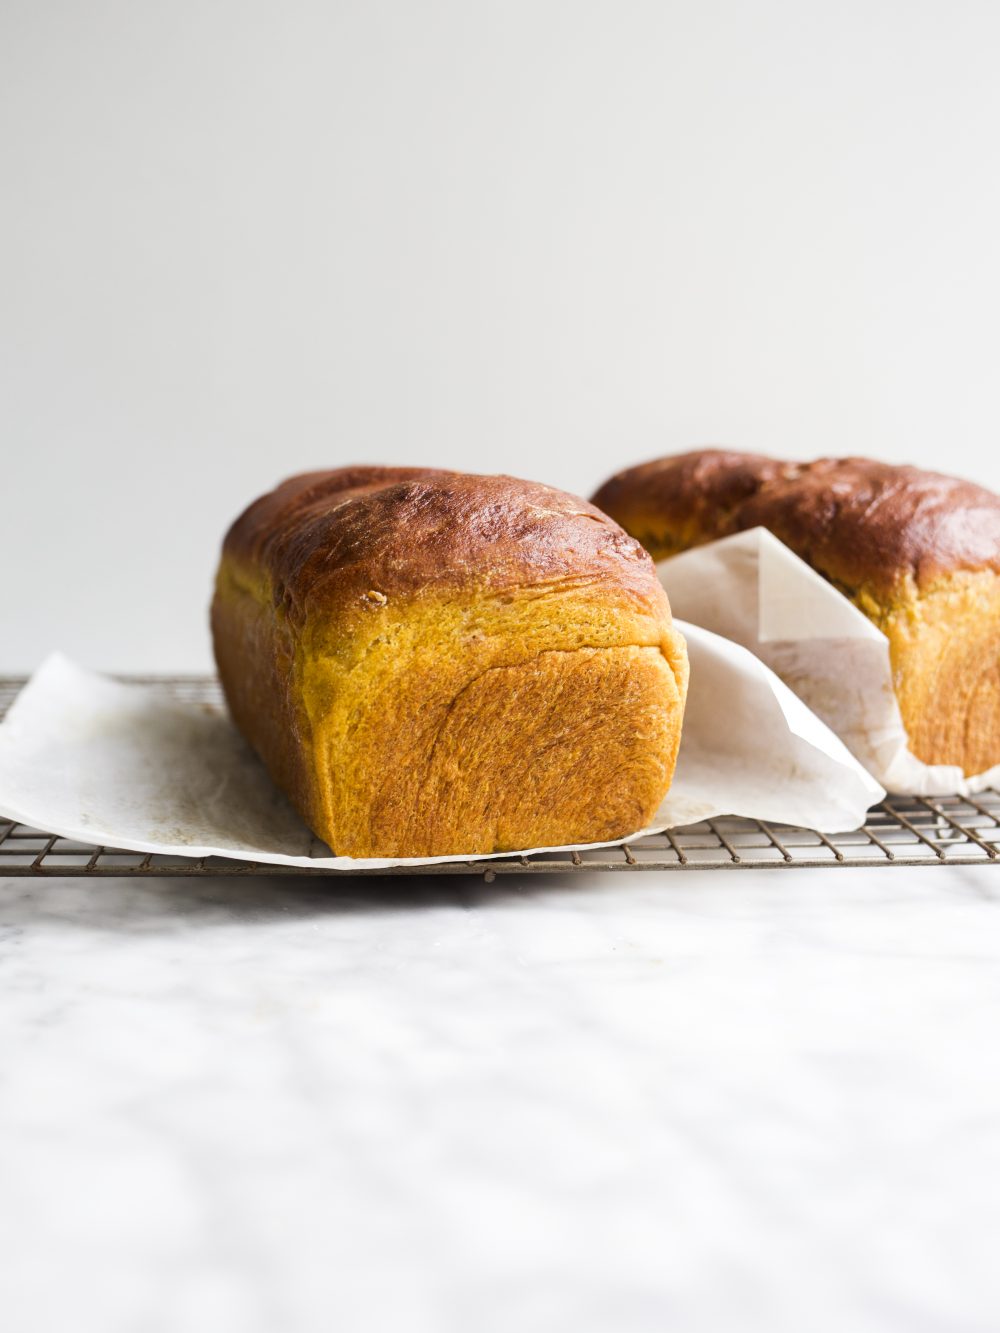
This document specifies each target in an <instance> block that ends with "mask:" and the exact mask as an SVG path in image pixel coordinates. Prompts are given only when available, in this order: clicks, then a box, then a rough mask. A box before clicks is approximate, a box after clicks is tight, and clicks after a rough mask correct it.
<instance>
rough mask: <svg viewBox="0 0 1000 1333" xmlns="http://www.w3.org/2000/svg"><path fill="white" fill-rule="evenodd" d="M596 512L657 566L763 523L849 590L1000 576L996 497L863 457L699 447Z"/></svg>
mask: <svg viewBox="0 0 1000 1333" xmlns="http://www.w3.org/2000/svg"><path fill="white" fill-rule="evenodd" d="M594 504H596V505H598V506H599V507H600V508H602V509H605V510H606V511H607V512H608V513H609V514H611V515H612V517H613V518H616V519H617V520H618V522H620V523H621V524H622V526H623V527H625V528H626V530H627V531H629V532H631V533H632V534H633V535H634V536H636V537H638V538H639V539H640V540H641V541H643V542H645V544H646V545H648V546H649V547H650V549H651V550H652V551H653V554H654V555H655V556H657V557H658V558H659V557H661V556H664V555H668V554H671V553H673V552H675V551H679V550H684V549H686V548H688V547H690V546H697V545H699V544H701V543H702V542H707V541H712V540H714V539H715V538H717V537H723V536H726V535H728V534H730V533H733V532H741V531H744V530H746V529H747V528H753V527H758V526H760V527H764V528H768V529H769V530H770V531H771V532H773V533H774V534H775V536H776V537H778V538H779V539H780V540H781V541H783V542H784V543H785V544H786V545H787V546H790V547H791V548H792V550H793V551H795V552H796V553H797V554H798V555H800V556H801V557H802V558H803V559H804V560H806V561H808V563H809V564H810V565H812V566H813V567H814V568H815V569H817V570H818V571H819V572H820V573H821V574H824V575H825V576H826V577H827V578H829V579H831V580H832V581H833V582H835V583H838V584H842V585H843V586H844V587H846V588H849V589H860V588H863V587H864V588H868V589H870V590H871V591H872V592H876V593H877V592H886V591H888V590H890V589H891V588H893V587H895V586H896V585H898V584H899V583H900V582H901V581H903V580H905V579H906V577H907V576H908V575H912V577H913V578H914V579H915V581H916V583H917V585H918V586H919V587H926V586H927V585H928V584H929V583H931V582H933V581H934V580H935V579H936V578H938V577H939V576H941V575H942V574H950V573H953V572H955V571H957V570H981V569H993V570H997V571H1000V496H997V495H994V494H993V492H992V491H988V490H985V489H984V488H983V487H981V486H975V485H973V484H972V483H971V482H968V481H959V480H958V479H957V478H954V477H946V476H942V475H941V474H940V473H937V472H923V471H921V470H920V469H918V468H915V467H896V466H892V465H891V464H888V463H876V462H873V461H872V460H870V459H866V458H820V459H818V460H817V461H816V462H814V463H787V462H782V461H780V460H778V459H774V458H766V457H763V456H762V455H760V454H743V453H731V452H729V451H728V450H724V449H699V450H696V451H694V452H692V453H687V454H678V455H675V456H674V457H671V458H661V459H658V460H656V461H655V462H651V463H644V464H642V465H641V466H639V467H633V468H628V469H626V470H625V471H624V472H619V473H618V474H617V475H616V476H614V477H612V478H611V479H610V481H607V482H605V484H604V485H603V486H602V487H601V488H600V490H599V491H598V492H597V494H596V495H595V496H594Z"/></svg>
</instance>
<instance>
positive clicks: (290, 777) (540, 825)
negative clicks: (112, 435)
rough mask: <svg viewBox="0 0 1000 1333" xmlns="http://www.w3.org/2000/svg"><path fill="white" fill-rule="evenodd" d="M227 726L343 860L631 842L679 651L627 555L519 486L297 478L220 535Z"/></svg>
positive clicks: (676, 733) (630, 545)
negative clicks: (235, 729) (255, 754)
mask: <svg viewBox="0 0 1000 1333" xmlns="http://www.w3.org/2000/svg"><path fill="white" fill-rule="evenodd" d="M212 630H213V637H214V643H215V656H216V661H217V663H218V668H219V675H220V677H221V680H222V684H223V688H224V690H225V694H226V699H227V701H228V704H229V708H230V710H231V713H232V716H233V718H234V719H235V721H236V724H237V726H238V727H239V728H240V730H241V731H242V732H243V734H244V735H245V736H246V737H247V739H248V740H249V741H250V743H251V744H252V745H253V747H254V748H255V749H256V751H257V752H258V754H259V755H260V757H261V758H262V759H263V761H264V763H265V764H266V765H267V768H268V769H269V771H270V773H271V775H272V777H273V778H274V780H275V782H276V783H277V785H278V786H279V787H280V788H281V789H282V790H283V791H285V792H286V793H287V795H288V796H289V797H290V798H291V800H292V802H293V803H294V805H295V806H296V808H297V809H298V811H299V812H300V814H301V815H302V817H303V819H304V820H305V821H306V823H307V824H308V825H309V826H310V827H311V828H312V829H313V831H314V832H315V833H317V834H318V835H319V836H320V837H321V838H323V839H324V840H325V841H326V842H327V843H328V844H329V845H330V847H332V848H333V850H334V851H335V852H336V853H337V854H339V855H348V856H354V857H368V856H376V857H377V856H385V857H407V856H435V855H449V854H453V853H455V854H473V853H482V852H503V851H513V850H519V849H526V848H530V847H540V846H546V845H549V846H551V845H557V844H566V843H576V842H599V841H604V840H611V839H615V838H620V837H624V836H626V835H628V834H629V833H632V832H634V831H635V830H637V829H639V828H642V827H643V825H644V824H646V823H647V822H648V821H649V819H650V818H651V816H652V815H653V813H654V811H655V810H656V808H657V806H658V805H659V803H660V801H661V800H662V798H663V796H664V795H665V793H666V791H667V789H668V787H669V785H670V781H671V778H672V775H673V770H674V763H675V761H676V758H677V749H678V745H679V743H680V732H681V719H682V716H683V711H684V700H685V696H686V689H687V655H686V650H685V646H684V641H683V639H682V637H681V635H680V633H679V632H678V631H677V630H676V629H675V628H674V627H673V624H672V621H671V616H670V608H669V605H668V602H667V598H666V594H665V593H664V592H663V590H662V588H661V587H660V584H659V581H658V579H657V577H656V571H655V570H654V568H653V564H652V561H651V560H650V558H649V556H648V555H647V554H646V552H645V551H644V550H643V549H642V547H641V546H640V545H639V543H638V542H635V541H633V540H632V538H630V537H628V536H626V534H625V533H624V532H623V531H622V530H621V528H620V527H619V526H618V525H617V524H616V523H614V522H612V521H611V519H609V518H607V517H606V516H605V515H604V514H602V513H600V512H599V511H598V510H596V509H594V508H593V507H592V506H591V505H589V504H587V503H586V501H584V500H580V499H577V498H575V497H573V496H570V495H565V494H564V493H563V492H561V491H556V490H552V489H551V488H549V487H547V486H541V485H536V484H534V483H531V482H526V481H517V480H515V479H514V478H513V477H502V476H498V477H486V476H471V475H468V474H465V473H459V472H443V471H434V470H425V469H420V468H386V467H356V468H342V469H339V470H337V471H333V472H313V473H308V474H306V475H303V476H299V477H293V478H292V479H291V480H289V481H286V482H284V483H283V484H282V485H280V486H278V488H277V489H276V490H274V491H272V492H271V493H270V494H268V495H265V496H263V497H262V498H261V499H259V500H257V501H256V502H255V503H254V504H252V505H251V506H250V507H249V509H247V510H246V512H245V513H244V514H243V515H242V516H241V517H240V518H239V519H237V521H236V522H235V524H234V525H233V527H232V528H231V529H230V531H229V534H228V535H227V537H226V539H225V544H224V547H223V553H222V561H221V565H220V567H219V573H218V578H217V582H216V590H215V597H214V601H213V604H212Z"/></svg>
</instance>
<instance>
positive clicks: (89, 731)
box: [0, 625, 884, 870]
mask: <svg viewBox="0 0 1000 1333" xmlns="http://www.w3.org/2000/svg"><path fill="white" fill-rule="evenodd" d="M681 628H682V630H683V631H684V633H685V635H686V637H687V640H688V651H689V653H690V657H691V692H690V695H689V699H688V708H687V715H686V718H685V724H684V732H683V741H682V745H681V755H680V759H679V762H678V766H677V774H676V777H675V779H674V784H673V787H672V788H671V790H670V792H669V794H668V796H667V799H666V800H665V801H664V803H663V805H662V806H661V808H660V809H659V811H658V812H657V815H656V819H655V821H654V823H653V825H652V826H651V827H650V828H649V829H643V830H636V832H635V833H634V834H632V835H631V836H633V837H635V836H640V835H641V834H642V833H647V832H653V831H656V830H659V829H662V828H667V827H673V826H677V825H681V824H689V823H694V822H696V821H698V820H699V819H704V818H706V817H709V816H712V815H718V814H741V815H749V816H754V817H756V818H758V819H766V820H772V821H774V822H776V823H790V824H802V825H808V826H810V827H812V828H819V829H822V830H824V831H827V832H838V831H841V830H845V829H849V828H856V827H857V826H858V825H859V824H861V823H863V821H864V816H865V812H866V810H867V809H868V808H869V807H870V806H871V805H873V804H874V803H875V802H876V801H878V800H880V799H881V797H882V795H883V794H884V793H883V792H882V790H881V788H880V787H879V786H878V784H877V783H876V782H874V781H873V779H872V778H871V777H870V776H869V774H868V773H866V772H865V770H864V768H862V766H861V765H860V764H859V763H857V761H856V760H855V759H854V758H853V757H852V756H851V755H850V753H849V752H848V751H847V749H846V747H845V746H844V745H843V743H842V742H841V741H840V740H839V739H838V738H837V737H836V736H835V735H834V734H833V732H831V731H830V729H829V728H828V727H826V726H825V725H824V724H823V723H822V722H821V721H820V720H819V718H817V717H816V716H815V715H814V714H812V713H810V711H809V710H808V708H806V707H805V706H804V705H803V703H802V702H801V700H800V699H798V698H796V696H795V695H794V694H793V693H792V692H791V691H790V690H789V689H787V688H786V686H784V685H783V684H782V683H781V681H780V680H778V678H777V677H776V676H775V675H774V673H773V672H771V671H770V670H768V668H767V667H766V666H764V665H763V663H761V662H759V661H758V660H757V659H756V658H754V657H753V656H752V655H751V654H750V653H748V652H747V651H746V650H745V649H744V648H741V647H740V646H739V645H737V644H734V643H729V642H727V641H726V640H725V639H721V638H719V637H718V636H717V635H714V634H711V633H709V632H708V631H706V630H704V629H701V628H696V627H695V626H687V625H682V626H681ZM0 813H2V814H4V815H6V816H7V817H8V818H11V819H16V820H18V821H19V822H21V823H24V824H29V825H31V826H33V827H35V828H40V829H45V830H47V831H48V832H50V833H58V834H60V835H61V836H63V837H67V838H73V839H77V840H79V841H82V842H87V843H99V844H103V845H105V846H113V847H121V848H127V849H128V850H133V851H140V852H158V853H163V854H168V855H174V856H176V855H182V856H213V855H217V856H226V857H231V858H234V859H236V860H248V861H264V862H269V863H272V864H276V865H289V866H301V865H309V866H316V867H325V868H328V869H331V870H350V869H379V868H382V869H388V868H389V867H390V866H393V865H399V864H403V862H401V861H399V860H390V859H383V858H369V859H363V860H362V859H356V858H352V857H346V856H335V855H332V854H331V851H330V848H328V847H327V846H326V845H325V844H324V843H321V842H320V841H319V840H318V839H316V838H315V837H313V835H312V834H311V833H310V832H309V830H308V829H307V828H306V827H305V826H304V824H303V823H302V821H301V820H300V819H299V817H298V815H297V814H296V813H295V811H294V810H293V809H292V807H291V806H290V805H289V804H288V802H287V801H286V800H285V798H284V797H283V796H282V795H281V793H280V792H278V791H277V789H276V788H275V787H274V786H273V784H272V783H271V781H270V779H269V778H268V776H267V774H266V773H265V771H264V769H263V767H262V765H261V764H260V763H259V761H258V760H257V758H256V757H255V756H254V755H253V753H252V752H251V751H250V749H249V747H248V746H247V745H246V743H245V742H244V741H243V739H242V737H241V736H240V735H239V734H238V733H237V731H236V730H235V728H234V727H233V726H232V724H231V723H230V721H229V719H228V717H227V716H226V715H225V713H224V712H222V711H220V710H219V709H216V708H212V707H208V706H205V705H200V704H191V703H184V702H178V701H174V700H171V699H168V698H165V697H164V696H163V695H162V694H161V693H160V692H158V691H157V690H156V689H155V688H153V687H151V686H143V685H123V684H121V683H120V682H117V681H113V680H111V679H109V678H107V677H105V676H100V675H97V674H95V673H94V672H91V671H87V670H84V669H83V668H82V667H80V666H77V665H76V664H75V663H73V662H71V661H70V660H69V659H68V658H66V657H63V656H61V655H58V654H57V655H54V656H52V657H50V658H48V660H47V661H46V662H45V663H44V664H43V665H42V666H41V667H40V668H39V669H38V671H37V672H36V673H35V675H34V676H33V677H32V679H31V681H30V682H29V684H28V685H27V686H26V687H25V689H24V690H23V691H22V693H21V694H20V695H19V697H18V698H17V700H16V701H15V703H14V705H13V707H12V708H11V710H10V712H9V713H8V715H7V718H6V719H5V720H4V722H3V723H2V725H0ZM620 841H627V839H621V840H620ZM587 845H589V846H607V845H609V844H607V843H596V844H587ZM580 849H581V850H582V848H580ZM538 850H542V849H540V848H525V849H524V851H525V852H530V851H538ZM563 850H572V849H570V848H566V849H563ZM512 854H515V853H510V852H505V853H502V855H505V856H510V855H512ZM468 859H477V860H478V859H484V860H485V859H489V858H487V857H483V858H479V857H476V858H469V857H464V856H448V857H445V856H439V857H424V858H414V859H413V860H411V861H409V862H407V864H414V865H416V864H420V865H428V866H430V865H434V864H436V863H438V862H440V861H454V860H468Z"/></svg>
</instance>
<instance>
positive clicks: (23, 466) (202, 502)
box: [0, 0, 1000, 671]
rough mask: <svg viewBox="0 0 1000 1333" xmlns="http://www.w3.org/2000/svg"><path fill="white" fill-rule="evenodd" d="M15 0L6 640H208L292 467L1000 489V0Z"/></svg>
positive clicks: (5, 314) (6, 276)
mask: <svg viewBox="0 0 1000 1333" xmlns="http://www.w3.org/2000/svg"><path fill="white" fill-rule="evenodd" d="M0 16H2V17H0V23H2V26H0V108H2V111H0V115H2V125H3V133H2V136H0V182H2V186H0V188H2V191H3V200H2V209H0V374H2V417H0V421H2V437H0V438H2V446H0V447H2V451H3V460H2V471H0V477H2V483H0V484H2V488H3V498H4V504H3V517H2V523H0V577H2V580H3V597H4V617H3V630H2V634H0V671H3V670H6V671H16V670H27V669H29V668H31V667H33V666H34V665H35V664H36V663H37V662H38V661H39V660H40V658H41V657H42V656H44V654H45V653H46V652H47V651H49V650H50V649H52V648H56V647H59V648H62V649H64V650H66V651H68V652H69V653H71V654H73V655H75V656H76V657H78V658H79V659H80V660H82V661H83V662H85V663H87V664H89V665H93V666H98V667H106V668H120V669H127V668H133V669H141V668H145V669H151V670H165V669H171V668H188V669H199V668H204V667H207V666H208V664H209V660H210V659H209V648H208V638H207V631H206V613H205V608H206V604H207V601H208V597H209V589H210V583H211V579H212V574H213V569H214V563H215V559H216V555H217V550H218V545H219V541H220V539H221V536H222V533H223V531H224V529H225V527H226V525H227V524H228V522H229V521H230V520H231V518H232V517H234V515H235V514H236V513H237V512H238V511H239V510H240V509H241V508H242V507H243V505H244V504H245V503H246V502H247V501H249V500H250V499H251V498H252V497H253V496H254V495H256V494H257V493H259V492H260V491H261V490H262V489H265V488H267V487H269V486H270V485H271V484H272V483H273V482H274V481H275V480H277V479H278V478H279V477H281V476H283V475H285V474H287V473H289V472H293V471H296V470H300V469H303V468H308V467H317V466H326V465H335V464H339V463H344V462H349V461H355V460H371V461H385V462H409V463H424V464H442V465H446V466H454V467H460V468H468V469H472V470H508V471H511V472H515V473H521V474H525V475H530V476H534V477H538V478H540V479H542V480H545V481H549V482H554V483H557V484H560V485H563V486H565V487H567V488H568V489H574V490H578V491H582V492H584V493H588V492H590V491H591V490H592V489H593V488H594V487H595V486H596V485H597V484H598V483H599V482H600V481H601V480H602V479H603V477H604V476H606V475H607V474H608V473H609V472H611V471H613V470H616V469H617V468H618V467H620V466H622V465H624V464H626V463H629V462H632V461H636V460H638V459H641V458H644V457H648V456H652V455H656V454H658V453H663V452H669V451H673V450H677V449H682V448H686V447H690V446H692V445H695V444H699V443H708V442H725V443H728V444H732V445H735V446H743V447H746V448H750V449H759V450H764V451H774V452H776V453H779V454H783V455H787V456H812V455H816V454H819V453H826V452H837V453H839V452H847V451H852V452H861V453H873V454H877V455H881V456H883V457H886V458H889V459H893V460H911V461H915V462H918V463H922V464H924V465H929V466H937V467H941V468H944V469H946V470H953V471H956V472H960V473H964V474H967V475H969V476H971V477H973V478H976V479H978V480H981V481H984V482H986V483H987V484H993V485H995V486H1000V459H998V454H1000V450H998V449H997V443H996V442H997V438H998V435H1000V395H998V394H997V389H996V385H997V364H998V360H1000V356H998V353H1000V346H998V344H1000V330H998V322H1000V314H998V312H1000V250H998V245H997V236H998V234H1000V173H998V172H997V169H996V167H997V163H996V154H997V131H998V124H1000V80H998V78H997V52H998V47H1000V7H998V6H997V5H996V4H995V3H989V2H984V3H981V4H980V3H969V2H968V0H966V2H964V3H954V0H952V2H951V3H930V4H928V3H920V2H919V0H908V2H906V3H904V2H903V0H875V2H874V3H873V0H847V2H841V3H837V4H817V3H802V0H796V2H795V3H776V2H775V0H755V2H754V3H746V2H745V0H715V2H714V3H712V2H711V0H697V3H694V2H691V3H666V2H664V0H656V3H639V2H638V0H606V2H602V3H590V2H586V0H573V3H570V2H568V0H567V2H565V3H551V2H550V0H530V2H527V3H521V2H519V0H505V2H504V3H481V2H474V3H470V2H469V0H438V2H437V3H434V2H431V3H426V2H425V3H404V2H403V0H388V2H386V0H383V2H381V3H379V2H378V0H366V2H365V3H344V2H343V0H341V2H339V3H330V0H324V2H323V3H319V2H318V0H316V2H310V0H289V2H286V3H282V4H276V3H271V4H260V3H254V2H253V0H214V2H212V3H205V2H204V0H171V2H170V3H166V0H161V2H160V3H143V4H135V3H127V2H125V0H121V2H120V3H113V2H111V0H88V3H87V4H85V5H83V4H75V3H68V2H67V0H63V3H58V2H50V3H45V4H39V3H37V2H36V0H3V4H2V8H0Z"/></svg>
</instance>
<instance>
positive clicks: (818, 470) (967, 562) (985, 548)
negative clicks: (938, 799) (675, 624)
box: [593, 449, 1000, 775]
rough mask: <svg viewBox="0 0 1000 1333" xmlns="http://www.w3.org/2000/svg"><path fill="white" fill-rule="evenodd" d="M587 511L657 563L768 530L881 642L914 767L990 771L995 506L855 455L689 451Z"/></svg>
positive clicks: (997, 753) (931, 475) (999, 593)
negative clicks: (596, 510) (607, 520)
mask: <svg viewBox="0 0 1000 1333" xmlns="http://www.w3.org/2000/svg"><path fill="white" fill-rule="evenodd" d="M593 502H594V504H596V505H598V506H599V507H600V508H601V509H603V510H604V511H605V512H606V513H608V514H610V515H611V517H612V518H614V519H617V521H618V522H619V523H620V524H621V525H622V527H623V528H625V530H626V532H630V533H631V534H632V536H634V537H636V538H637V539H638V540H639V541H641V542H642V543H643V545H644V546H645V547H646V548H647V550H649V551H650V553H651V554H652V555H653V557H654V559H657V560H661V559H664V558H665V557H667V556H669V555H674V554H676V553H677V552H678V551H683V550H686V549H688V548H689V547H692V546H698V545H700V544H701V543H703V542H708V541H713V540H714V539H715V538H717V537H724V536H727V535H728V534H730V533H733V532H740V531H744V530H745V529H747V528H753V527H758V526H760V527H764V528H767V529H769V530H770V531H771V532H773V533H774V535H775V536H776V537H778V538H779V539H780V540H781V541H783V542H784V543H785V544H786V545H787V546H790V547H791V549H792V550H793V551H795V553H796V554H797V555H799V556H801V557H802V559H803V560H805V561H807V562H808V563H809V564H810V565H811V566H812V567H813V568H814V569H815V570H817V571H818V573H820V574H822V575H823V576H824V577H825V578H827V579H829V580H830V582H831V583H833V584H835V585H836V586H837V587H838V588H839V589H840V590H841V592H843V593H844V594H845V595H846V596H847V597H849V598H850V600H851V601H852V602H853V603H854V604H855V605H856V606H857V607H859V608H860V610H862V611H863V612H864V613H865V615H867V616H868V617H869V618H870V619H871V620H873V621H874V622H875V624H876V625H877V626H878V627H879V629H881V630H882V631H883V633H884V634H885V635H886V636H887V638H888V640H889V652H890V660H891V663H892V670H893V679H894V683H895V690H896V695H897V698H898V700H899V705H900V710H901V712H902V716H903V724H904V726H905V727H906V731H907V735H908V737H909V741H910V749H911V750H912V751H913V753H914V754H915V755H916V756H917V758H919V759H922V760H923V761H924V762H925V763H930V764H957V765H959V766H960V767H961V768H962V769H963V771H964V772H965V773H966V774H967V775H971V774H974V773H981V772H983V771H984V770H985V769H987V768H991V767H992V766H993V765H994V764H996V763H1000V497H998V496H996V495H994V494H993V493H992V492H990V491H987V490H984V489H983V488H982V487H981V486H974V485H972V484H971V483H970V482H966V481H959V480H956V479H955V478H953V477H945V476H941V475H939V474H938V473H936V472H922V471H920V470H919V469H917V468H913V467H893V466H890V465H889V464H886V463H876V462H872V461H870V460H869V459H864V458H821V459H819V460H818V461H816V462H813V463H787V462H781V461H779V460H777V459H773V458H765V457H762V456H760V455H758V454H742V453H731V452H729V451H726V450H722V449H700V450H697V451H695V452H693V453H687V454H679V455H676V456H674V457H671V458H662V459H659V460H657V461H655V462H652V463H645V464H643V465H641V466H639V467H633V468H628V469H627V470H625V471H624V472H619V473H618V474H617V475H616V476H614V477H612V478H611V479H610V481H607V482H605V484H604V485H603V486H602V487H601V488H600V490H599V491H598V492H597V494H596V495H595V496H594V500H593Z"/></svg>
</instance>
